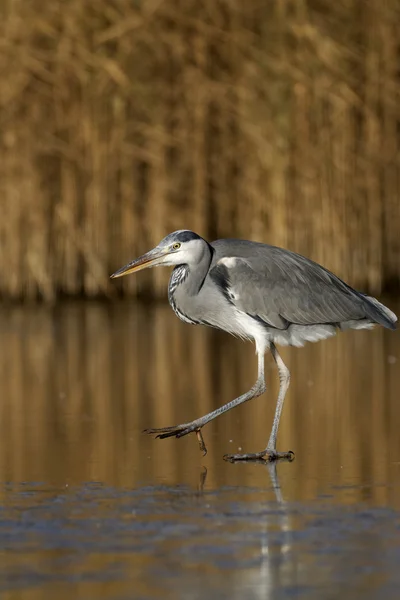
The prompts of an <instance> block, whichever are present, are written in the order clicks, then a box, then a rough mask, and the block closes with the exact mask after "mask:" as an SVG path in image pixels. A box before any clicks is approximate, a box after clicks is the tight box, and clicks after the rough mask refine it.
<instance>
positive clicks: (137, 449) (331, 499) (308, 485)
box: [0, 300, 400, 600]
mask: <svg viewBox="0 0 400 600" xmlns="http://www.w3.org/2000/svg"><path fill="white" fill-rule="evenodd" d="M388 304H389V305H390V306H391V308H393V309H395V310H396V311H397V312H398V313H399V312H400V304H399V302H397V303H396V301H393V300H392V301H390V300H388ZM0 335H1V340H2V343H1V348H0V386H1V390H0V392H1V393H0V597H1V598H2V600H11V599H12V600H25V599H28V598H29V599H31V598H33V599H39V598H40V599H41V598H43V599H46V600H47V599H52V598H54V597H56V595H57V597H59V598H62V599H64V598H65V599H66V598H79V599H85V600H86V599H92V598H106V599H107V600H110V599H114V598H115V599H122V598H124V599H125V598H138V599H139V598H140V599H141V598H143V599H144V598H195V599H197V598H250V599H252V598H254V599H256V598H257V599H258V598H263V599H264V598H267V599H269V598H273V599H274V600H275V599H280V598H301V599H303V598H304V599H310V598H311V599H314V598H315V599H321V598H329V599H331V598H332V599H333V598H352V599H353V598H371V599H372V598H381V597H385V598H398V590H399V587H398V586H400V571H399V568H398V565H399V564H400V433H399V431H400V335H399V333H397V332H396V333H391V332H387V331H383V330H382V329H376V330H375V331H373V332H368V331H364V332H363V331H360V332H349V333H346V334H343V335H340V336H339V337H337V338H335V339H332V340H326V341H325V342H322V343H319V344H310V345H308V346H306V347H305V348H302V349H286V350H285V349H284V350H283V351H282V355H283V357H284V359H285V361H286V362H287V364H288V366H289V368H290V370H291V373H292V384H291V387H290V390H289V393H288V397H287V402H286V404H285V407H284V411H283V416H282V422H281V429H280V434H279V440H278V446H279V449H281V450H289V449H291V450H293V451H295V453H296V460H295V461H294V462H293V463H290V464H289V463H282V464H279V465H278V466H277V469H276V472H275V471H274V470H270V469H268V468H267V467H266V466H263V465H254V464H236V465H232V464H229V463H225V462H224V461H223V460H222V456H223V454H225V453H226V452H236V451H238V449H239V448H242V449H243V451H256V450H261V449H262V448H263V447H264V446H265V444H266V442H267V439H268V436H269V431H270V426H271V422H272V417H273V412H274V407H275V399H276V395H277V391H278V381H277V379H278V378H277V374H276V371H275V369H274V365H273V361H272V359H270V358H268V359H267V378H268V383H269V386H268V390H267V392H266V394H265V395H264V396H262V397H261V398H258V399H256V400H253V401H252V402H251V403H249V404H246V405H245V406H243V407H239V408H237V409H235V410H234V411H231V412H230V413H228V414H226V415H224V416H222V417H220V418H219V419H217V420H216V421H215V422H214V423H211V424H209V425H208V426H207V427H206V428H205V429H204V430H203V431H204V437H205V440H206V443H207V446H208V455H207V456H206V457H205V458H203V457H202V456H201V454H200V452H199V450H198V446H197V441H196V438H195V437H194V436H188V437H186V438H183V439H180V440H176V439H168V440H162V441H160V440H154V439H152V438H150V437H146V436H145V435H143V434H142V433H141V432H142V430H143V429H144V428H146V427H158V426H163V425H173V424H175V423H180V422H183V421H188V420H191V419H193V418H195V417H197V416H199V415H201V414H204V413H205V412H208V411H209V410H212V409H213V408H216V407H217V406H219V405H221V404H223V403H225V402H227V401H228V400H231V399H232V398H234V397H235V396H237V395H239V394H240V393H242V392H243V391H245V390H247V389H248V388H249V387H250V386H251V385H252V383H253V382H254V379H255V377H256V370H257V369H256V362H257V361H256V357H255V355H254V348H253V347H252V345H251V344H249V343H244V342H240V341H238V340H235V339H234V338H232V337H230V336H228V335H227V334H224V333H220V332H215V331H211V330H208V329H205V328H201V327H191V326H188V325H185V324H183V323H181V322H179V321H178V319H176V317H174V315H173V314H172V312H171V310H170V309H169V307H168V306H165V305H154V306H148V305H143V304H134V303H119V304H105V303H104V304H101V303H99V304H94V303H82V304H80V303H74V304H64V305H61V306H59V307H56V308H55V309H52V310H49V309H46V308H22V307H19V308H13V309H3V310H2V311H1V312H0Z"/></svg>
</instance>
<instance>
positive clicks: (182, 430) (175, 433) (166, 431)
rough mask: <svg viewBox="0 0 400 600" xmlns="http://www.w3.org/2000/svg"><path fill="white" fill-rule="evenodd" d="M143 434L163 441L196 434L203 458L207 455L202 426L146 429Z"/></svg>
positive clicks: (184, 425)
mask: <svg viewBox="0 0 400 600" xmlns="http://www.w3.org/2000/svg"><path fill="white" fill-rule="evenodd" d="M143 433H148V434H149V435H155V436H156V438H160V440H163V439H165V438H169V437H176V438H181V437H183V436H184V435H188V434H189V433H196V437H197V441H198V442H199V448H200V451H201V452H202V453H203V456H205V455H206V454H207V447H206V445H205V442H204V439H203V435H202V433H201V426H200V427H199V425H197V424H196V423H195V422H193V423H183V424H182V425H174V426H173V427H160V429H145V430H144V432H143Z"/></svg>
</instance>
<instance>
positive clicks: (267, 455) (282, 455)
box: [224, 448, 294, 463]
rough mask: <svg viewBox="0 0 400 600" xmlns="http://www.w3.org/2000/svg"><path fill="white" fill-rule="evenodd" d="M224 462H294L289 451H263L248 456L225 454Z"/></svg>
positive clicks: (292, 455)
mask: <svg viewBox="0 0 400 600" xmlns="http://www.w3.org/2000/svg"><path fill="white" fill-rule="evenodd" d="M224 460H227V461H229V462H232V463H233V462H238V461H256V462H259V461H263V462H273V461H275V460H287V461H289V462H292V460H294V452H292V451H291V450H289V452H277V451H276V450H269V449H268V448H267V449H266V450H263V451H262V452H254V453H250V454H225V455H224Z"/></svg>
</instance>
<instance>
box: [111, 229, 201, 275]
mask: <svg viewBox="0 0 400 600" xmlns="http://www.w3.org/2000/svg"><path fill="white" fill-rule="evenodd" d="M206 246H208V244H207V242H206V241H205V240H203V238H201V237H200V236H199V235H197V233H194V232H193V231H189V230H188V229H181V230H180V231H174V233H170V234H169V235H167V237H165V238H164V239H163V240H161V242H160V243H159V244H158V246H156V247H155V248H153V250H149V252H146V254H143V256H140V257H139V258H136V259H135V260H133V261H132V262H130V263H128V264H127V265H125V266H124V267H122V268H121V269H119V270H118V271H116V272H115V273H113V274H112V275H111V277H112V278H116V277H122V276H123V275H128V274H129V273H135V272H136V271H141V270H142V269H147V268H150V267H170V266H175V265H184V264H188V265H191V264H195V263H197V262H198V261H199V260H200V258H201V257H202V255H203V253H204V249H205V247H206Z"/></svg>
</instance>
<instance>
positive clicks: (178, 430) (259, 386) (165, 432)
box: [144, 352, 265, 456]
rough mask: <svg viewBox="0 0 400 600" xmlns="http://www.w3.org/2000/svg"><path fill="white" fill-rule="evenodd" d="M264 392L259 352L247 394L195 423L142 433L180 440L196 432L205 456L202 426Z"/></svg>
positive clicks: (261, 359) (260, 354)
mask: <svg viewBox="0 0 400 600" xmlns="http://www.w3.org/2000/svg"><path fill="white" fill-rule="evenodd" d="M264 392H265V377H264V352H259V353H258V377H257V381H256V383H255V384H254V385H253V387H252V388H251V389H250V390H249V391H248V392H246V393H245V394H242V395H241V396H239V397H238V398H235V399H234V400H231V402H228V403H227V404H224V406H221V407H220V408H217V409H216V410H213V411H212V412H210V413H208V414H207V415H204V417H200V418H199V419H196V420H195V421H191V422H190V423H182V425H174V426H173V427H161V428H160V429H145V430H144V433H148V434H150V435H151V434H155V435H156V437H158V438H160V439H164V438H167V437H172V436H175V437H177V438H180V437H183V436H184V435H187V434H188V433H192V432H196V434H197V439H198V442H199V447H200V450H201V451H202V452H203V455H204V456H205V455H206V454H207V448H206V445H205V443H204V440H203V436H202V435H201V431H200V430H201V428H202V427H204V425H206V424H207V423H209V422H210V421H212V420H213V419H216V418H217V417H219V416H220V415H222V414H223V413H225V412H227V411H228V410H231V408H235V406H239V404H243V403H244V402H247V401H248V400H251V399H252V398H257V396H261V394H263V393H264Z"/></svg>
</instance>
